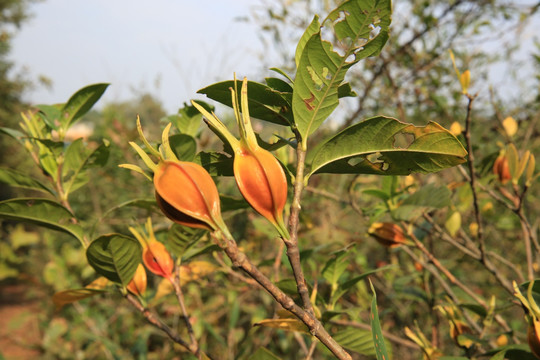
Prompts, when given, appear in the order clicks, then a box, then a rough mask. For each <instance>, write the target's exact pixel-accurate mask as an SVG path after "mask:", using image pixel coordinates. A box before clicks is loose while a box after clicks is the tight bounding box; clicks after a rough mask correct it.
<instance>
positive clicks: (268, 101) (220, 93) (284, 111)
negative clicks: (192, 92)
mask: <svg viewBox="0 0 540 360" xmlns="http://www.w3.org/2000/svg"><path fill="white" fill-rule="evenodd" d="M237 87H238V89H240V88H241V87H242V81H240V80H237ZM230 88H234V80H228V81H222V82H218V83H215V84H212V85H210V86H207V87H205V88H203V89H201V90H199V91H197V92H198V93H200V94H205V95H206V96H208V97H209V98H210V99H212V100H215V101H217V102H219V103H222V104H224V105H227V106H229V107H232V95H231V91H230ZM238 97H240V94H238ZM238 103H240V98H239V100H238ZM248 108H249V115H250V116H251V117H254V118H257V119H260V120H264V121H268V122H271V123H274V124H278V125H289V122H290V116H291V114H290V112H289V110H290V105H289V104H288V103H287V101H285V99H284V98H283V97H282V96H280V95H279V94H278V93H276V92H275V91H273V90H272V89H271V88H270V87H268V86H266V85H264V84H261V83H257V82H254V81H248Z"/></svg>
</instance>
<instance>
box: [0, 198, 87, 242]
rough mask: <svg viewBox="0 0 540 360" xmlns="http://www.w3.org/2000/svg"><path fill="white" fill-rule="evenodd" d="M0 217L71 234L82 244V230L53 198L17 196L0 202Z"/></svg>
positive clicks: (70, 214) (71, 215)
mask: <svg viewBox="0 0 540 360" xmlns="http://www.w3.org/2000/svg"><path fill="white" fill-rule="evenodd" d="M0 217H1V218H4V219H10V220H16V221H22V222H29V223H33V224H37V225H40V226H44V227H47V228H50V229H53V230H58V231H62V232H65V233H67V234H69V235H72V236H73V237H75V238H76V239H78V240H79V241H80V242H81V243H82V244H83V245H84V241H83V230H82V228H81V227H80V226H79V225H76V224H73V223H72V221H71V220H72V219H73V214H72V213H71V212H70V211H69V210H68V209H66V208H65V207H63V206H62V205H60V204H58V203H57V202H55V201H53V200H48V199H34V198H18V199H12V200H5V201H1V202H0Z"/></svg>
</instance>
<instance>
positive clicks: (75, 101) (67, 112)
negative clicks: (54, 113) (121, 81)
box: [60, 84, 109, 129]
mask: <svg viewBox="0 0 540 360" xmlns="http://www.w3.org/2000/svg"><path fill="white" fill-rule="evenodd" d="M108 86H109V84H93V85H89V86H86V87H84V88H82V89H80V90H78V91H77V92H76V93H75V94H73V95H72V96H71V98H70V99H69V100H68V101H67V103H66V104H65V105H64V107H63V108H62V110H61V117H60V122H61V123H62V124H63V127H64V129H68V128H69V127H70V126H71V125H73V124H74V123H75V121H77V120H78V119H80V118H81V116H83V115H84V114H86V113H87V112H88V111H89V110H90V109H91V108H92V106H94V104H95V103H96V102H97V101H98V100H99V99H100V98H101V95H103V93H104V92H105V90H107V87H108Z"/></svg>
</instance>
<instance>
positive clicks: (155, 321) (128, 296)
mask: <svg viewBox="0 0 540 360" xmlns="http://www.w3.org/2000/svg"><path fill="white" fill-rule="evenodd" d="M125 297H126V299H127V300H128V301H129V302H130V303H131V304H132V305H133V306H134V307H135V308H136V309H137V310H138V311H139V312H140V313H141V314H142V315H143V316H144V318H145V319H146V321H148V322H149V323H150V324H152V325H154V326H155V327H157V328H158V329H160V330H161V331H163V332H164V333H165V334H167V336H168V337H169V338H170V339H171V340H172V341H174V342H175V343H177V344H178V345H180V346H182V347H183V348H184V349H186V350H187V351H189V352H191V349H190V348H189V344H188V343H187V342H185V341H184V340H183V339H182V338H181V337H180V335H178V334H177V333H176V332H175V331H174V330H172V329H171V328H170V327H169V326H167V325H166V324H165V323H164V322H162V321H161V320H160V319H159V318H158V317H157V316H156V315H155V314H153V313H152V312H150V310H149V309H146V308H145V307H143V306H142V305H141V304H140V303H139V301H138V300H137V298H136V297H134V296H133V295H131V294H129V293H127V294H126V295H125Z"/></svg>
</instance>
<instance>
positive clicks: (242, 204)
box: [219, 195, 251, 212]
mask: <svg viewBox="0 0 540 360" xmlns="http://www.w3.org/2000/svg"><path fill="white" fill-rule="evenodd" d="M219 198H220V200H221V212H226V211H234V210H240V209H248V208H250V207H251V205H249V203H248V202H247V201H246V199H244V198H243V197H238V198H237V197H232V196H228V195H220V196H219Z"/></svg>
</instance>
